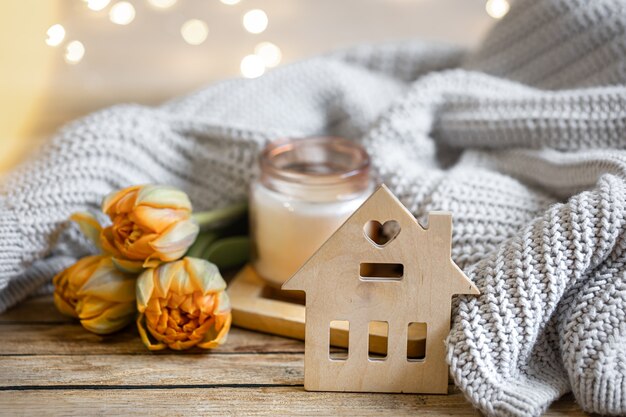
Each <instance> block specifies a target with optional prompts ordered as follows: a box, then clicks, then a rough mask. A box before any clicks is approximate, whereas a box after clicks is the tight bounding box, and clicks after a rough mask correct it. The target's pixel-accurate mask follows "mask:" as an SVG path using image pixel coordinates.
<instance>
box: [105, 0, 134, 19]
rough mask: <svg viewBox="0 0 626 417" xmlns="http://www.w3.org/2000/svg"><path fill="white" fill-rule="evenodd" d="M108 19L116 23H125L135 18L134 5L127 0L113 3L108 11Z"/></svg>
mask: <svg viewBox="0 0 626 417" xmlns="http://www.w3.org/2000/svg"><path fill="white" fill-rule="evenodd" d="M109 19H111V22H113V23H115V24H116V25H127V24H129V23H130V22H132V21H133V20H134V19H135V7H133V5H132V4H130V3H129V2H127V1H120V2H118V3H115V4H114V5H113V7H111V10H110V11H109Z"/></svg>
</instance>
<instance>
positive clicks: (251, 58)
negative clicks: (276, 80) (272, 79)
mask: <svg viewBox="0 0 626 417" xmlns="http://www.w3.org/2000/svg"><path fill="white" fill-rule="evenodd" d="M240 69H241V75H243V76H244V77H246V78H256V77H260V76H261V75H263V73H264V72H265V64H263V59H261V57H260V56H258V55H246V56H245V57H243V59H242V60H241V66H240Z"/></svg>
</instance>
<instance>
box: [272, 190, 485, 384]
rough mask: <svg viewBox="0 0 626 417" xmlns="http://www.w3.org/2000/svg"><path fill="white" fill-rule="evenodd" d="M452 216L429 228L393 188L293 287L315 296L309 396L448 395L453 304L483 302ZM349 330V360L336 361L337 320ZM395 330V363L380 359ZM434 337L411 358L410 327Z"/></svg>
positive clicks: (370, 203) (376, 196)
mask: <svg viewBox="0 0 626 417" xmlns="http://www.w3.org/2000/svg"><path fill="white" fill-rule="evenodd" d="M451 237H452V216H451V215H450V214H449V213H443V212H431V213H430V214H429V218H428V227H427V228H423V227H422V226H421V225H420V224H419V223H418V222H417V221H416V220H415V218H414V217H413V215H412V214H411V213H410V212H409V211H408V210H407V209H406V208H405V207H404V206H403V205H402V203H401V202H400V201H399V200H398V199H397V198H396V197H395V196H394V195H393V194H392V193H391V192H390V191H389V189H388V188H387V187H385V186H384V185H383V186H381V187H379V188H378V189H377V190H376V191H375V192H374V193H373V194H372V196H371V197H370V198H369V199H368V200H366V201H365V202H364V203H363V205H362V206H361V207H360V208H359V209H358V210H357V211H356V212H355V213H354V214H353V215H352V216H351V217H350V218H349V219H348V220H347V221H346V222H345V223H344V224H343V225H342V226H341V227H340V228H339V229H338V230H337V231H336V232H335V233H334V234H333V235H332V236H331V237H330V238H329V239H328V240H327V241H326V242H325V243H324V244H323V245H322V247H321V248H320V249H319V250H318V251H317V252H316V253H315V254H314V255H313V256H312V257H311V258H310V259H309V260H308V261H307V262H306V263H305V264H304V265H303V266H302V268H301V269H300V270H299V271H298V272H297V273H296V274H294V275H293V276H292V277H291V278H290V279H289V280H288V281H287V282H285V283H284V284H283V287H282V288H283V289H284V290H301V291H305V292H306V324H305V326H306V329H305V358H304V372H305V376H304V387H305V389H306V390H309V391H356V392H359V391H363V392H405V393H424V394H426V393H439V394H444V393H447V391H448V366H447V363H446V361H445V345H444V340H445V338H446V337H447V335H448V332H449V331H450V318H451V311H450V310H451V297H452V295H454V294H479V291H478V289H477V288H476V287H475V286H474V284H472V282H471V281H470V280H469V279H468V278H467V277H466V276H465V275H464V274H463V272H462V271H461V269H460V268H459V267H458V266H457V265H456V264H455V263H454V262H453V261H452V259H451V254H450V251H451ZM336 321H342V322H347V323H346V325H347V328H348V338H349V340H348V354H347V357H343V358H339V359H336V358H332V357H331V350H330V349H329V346H330V326H331V322H336ZM374 324H378V325H380V324H383V325H386V330H387V349H386V356H375V355H373V354H372V353H370V349H369V348H368V340H370V339H369V336H368V334H369V332H370V329H371V328H372V326H373V325H374ZM411 326H421V327H422V328H423V329H424V330H425V336H426V341H425V354H424V355H423V357H418V358H410V357H408V355H407V340H408V329H409V328H410V327H411Z"/></svg>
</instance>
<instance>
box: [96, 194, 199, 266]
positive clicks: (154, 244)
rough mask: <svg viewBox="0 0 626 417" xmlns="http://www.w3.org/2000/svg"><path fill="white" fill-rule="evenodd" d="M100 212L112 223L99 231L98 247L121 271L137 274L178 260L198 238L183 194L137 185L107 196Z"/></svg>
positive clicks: (188, 202) (189, 207)
mask: <svg viewBox="0 0 626 417" xmlns="http://www.w3.org/2000/svg"><path fill="white" fill-rule="evenodd" d="M102 211H104V213H105V214H107V215H108V216H109V217H110V218H111V220H112V222H113V224H112V225H111V226H108V227H106V228H104V229H103V230H102V232H101V236H100V238H101V245H102V249H103V250H104V251H105V252H108V253H111V254H112V255H113V257H114V258H115V259H114V261H115V262H116V265H117V266H118V267H120V268H121V269H123V270H128V271H133V272H138V271H139V270H140V269H141V267H150V268H151V267H155V266H157V265H158V264H159V263H160V262H169V261H174V260H177V259H180V257H182V256H183V255H184V254H185V252H186V251H187V249H188V248H189V246H191V244H192V243H193V242H194V241H195V239H196V236H197V235H198V230H199V228H198V225H197V224H196V223H195V222H194V221H193V220H192V219H191V202H190V201H189V198H188V197H187V194H185V193H184V192H183V191H180V190H178V189H176V188H172V187H167V186H162V185H143V186H141V185H139V186H133V187H128V188H125V189H123V190H120V191H117V192H114V193H112V194H110V195H109V196H108V197H107V198H106V199H105V200H104V202H103V203H102Z"/></svg>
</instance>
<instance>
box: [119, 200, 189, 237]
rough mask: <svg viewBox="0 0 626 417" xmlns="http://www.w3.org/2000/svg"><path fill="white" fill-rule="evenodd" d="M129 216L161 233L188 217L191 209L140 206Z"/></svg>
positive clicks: (134, 220)
mask: <svg viewBox="0 0 626 417" xmlns="http://www.w3.org/2000/svg"><path fill="white" fill-rule="evenodd" d="M128 218H129V219H130V221H132V222H133V223H137V224H140V225H141V226H142V227H144V228H146V229H150V230H151V231H153V232H155V233H161V232H162V231H163V230H165V229H166V228H168V227H169V226H171V225H172V224H174V223H176V222H179V221H182V220H186V219H188V218H189V211H187V210H181V209H172V208H167V207H165V208H155V207H150V206H138V207H136V208H135V209H134V210H133V211H132V213H130V214H129V215H128Z"/></svg>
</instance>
